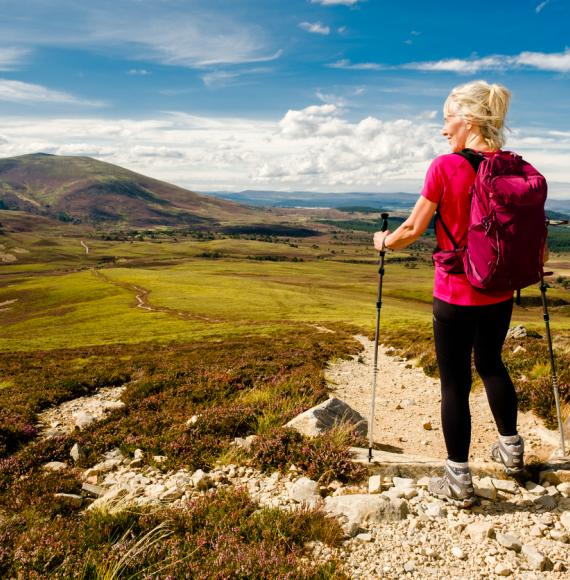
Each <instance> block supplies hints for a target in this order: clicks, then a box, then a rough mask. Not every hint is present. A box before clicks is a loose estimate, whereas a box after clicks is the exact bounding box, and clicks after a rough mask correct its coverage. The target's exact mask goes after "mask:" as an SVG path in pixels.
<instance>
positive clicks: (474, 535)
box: [465, 522, 495, 543]
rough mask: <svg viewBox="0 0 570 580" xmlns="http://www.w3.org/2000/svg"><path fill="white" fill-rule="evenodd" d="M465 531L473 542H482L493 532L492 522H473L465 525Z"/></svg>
mask: <svg viewBox="0 0 570 580" xmlns="http://www.w3.org/2000/svg"><path fill="white" fill-rule="evenodd" d="M465 532H466V533H467V535H468V536H469V537H470V538H471V539H472V540H473V541H474V542H477V543H479V542H483V541H485V540H486V539H487V538H492V537H493V536H494V534H495V529H494V527H493V524H491V523H488V522H473V523H471V524H469V525H467V526H466V527H465Z"/></svg>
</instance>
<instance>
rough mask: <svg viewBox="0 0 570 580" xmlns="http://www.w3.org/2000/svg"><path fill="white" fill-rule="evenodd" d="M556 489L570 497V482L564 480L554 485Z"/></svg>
mask: <svg viewBox="0 0 570 580" xmlns="http://www.w3.org/2000/svg"><path fill="white" fill-rule="evenodd" d="M556 489H557V490H558V491H559V492H560V493H561V494H562V495H563V496H564V497H570V483H569V482H567V481H565V482H563V483H561V484H560V485H557V486H556Z"/></svg>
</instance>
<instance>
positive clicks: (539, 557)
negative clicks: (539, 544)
mask: <svg viewBox="0 0 570 580" xmlns="http://www.w3.org/2000/svg"><path fill="white" fill-rule="evenodd" d="M522 554H523V555H524V556H525V558H526V560H527V562H528V564H529V566H530V567H531V568H532V569H533V570H545V569H546V566H547V563H548V559H547V558H546V557H545V556H544V554H542V553H540V552H539V551H538V550H537V549H536V548H534V547H533V546H529V545H528V544H524V545H523V547H522Z"/></svg>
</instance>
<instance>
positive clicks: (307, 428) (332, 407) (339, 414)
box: [285, 397, 368, 436]
mask: <svg viewBox="0 0 570 580" xmlns="http://www.w3.org/2000/svg"><path fill="white" fill-rule="evenodd" d="M346 423H348V424H350V425H353V426H354V427H355V428H356V432H357V433H358V434H359V435H362V436H366V435H367V433H368V421H367V420H366V419H365V418H364V417H363V416H362V415H361V414H360V413H358V412H357V411H355V410H354V409H352V408H351V407H350V406H349V405H347V404H346V403H345V402H343V401H341V400H340V399H337V398H336V397H332V398H330V399H328V400H326V401H324V402H323V403H321V404H320V405H316V406H315V407H312V408H311V409H309V410H308V411H305V412H304V413H301V414H300V415H297V417H295V418H294V419H292V420H291V421H289V423H287V424H286V425H285V427H290V428H291V429H295V430H296V431H298V432H299V433H302V434H303V435H308V436H316V435H320V434H322V433H325V432H327V431H330V430H331V429H332V428H333V427H335V426H337V425H341V424H346Z"/></svg>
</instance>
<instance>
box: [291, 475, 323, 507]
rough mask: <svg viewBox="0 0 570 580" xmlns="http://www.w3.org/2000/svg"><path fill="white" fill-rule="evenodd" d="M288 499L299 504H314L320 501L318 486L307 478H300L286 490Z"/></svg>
mask: <svg viewBox="0 0 570 580" xmlns="http://www.w3.org/2000/svg"><path fill="white" fill-rule="evenodd" d="M287 493H288V495H289V498H290V499H292V500H295V501H297V502H299V503H308V504H314V503H315V502H317V501H319V500H320V499H321V496H320V493H319V484H318V483H317V482H316V481H313V480H312V479H309V478H308V477H301V478H299V479H298V480H297V481H295V482H294V483H293V484H291V486H290V487H289V490H288V492H287Z"/></svg>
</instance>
